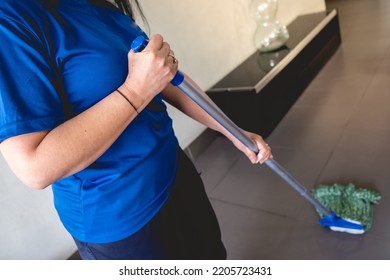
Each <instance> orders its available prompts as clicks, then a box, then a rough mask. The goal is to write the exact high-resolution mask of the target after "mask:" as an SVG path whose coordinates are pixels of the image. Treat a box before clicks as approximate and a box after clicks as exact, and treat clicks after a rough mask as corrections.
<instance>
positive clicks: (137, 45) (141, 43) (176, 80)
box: [131, 35, 184, 86]
mask: <svg viewBox="0 0 390 280" xmlns="http://www.w3.org/2000/svg"><path fill="white" fill-rule="evenodd" d="M148 43H149V40H148V39H146V38H145V37H144V36H142V35H140V36H138V37H137V38H135V39H134V41H133V42H132V43H131V49H132V50H133V51H134V52H141V51H142V50H143V49H145V48H146V46H147V45H148ZM183 81H184V75H183V73H181V72H180V71H177V72H176V74H175V77H173V79H172V81H171V84H172V85H174V86H178V85H180V84H181V83H182V82H183Z"/></svg>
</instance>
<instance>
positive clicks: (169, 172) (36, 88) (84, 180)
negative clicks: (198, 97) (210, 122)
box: [0, 0, 180, 243]
mask: <svg viewBox="0 0 390 280" xmlns="http://www.w3.org/2000/svg"><path fill="white" fill-rule="evenodd" d="M49 2H50V3H52V4H47V3H49ZM54 2H56V4H53V3H54ZM140 34H143V32H142V31H141V30H140V28H139V27H138V26H136V25H135V24H134V22H132V20H131V19H130V18H129V17H128V16H125V15H123V14H122V13H121V12H120V11H118V10H116V9H114V8H112V9H110V8H107V7H103V6H98V5H92V4H90V3H89V2H88V1H87V0H59V1H44V0H41V1H40V0H18V1H15V0H2V1H0V42H1V48H0V69H1V72H0V141H3V140H5V139H7V138H9V137H12V136H16V135H21V134H25V133H32V132H37V131H45V130H51V129H53V128H55V127H56V126H58V125H60V124H61V123H63V122H65V121H66V120H68V119H70V118H72V117H74V116H76V115H77V114H79V113H80V112H82V111H84V110H86V109H87V108H89V107H91V106H93V105H94V104H96V103H97V102H99V101H100V100H101V99H103V98H104V97H106V96H107V95H108V94H110V93H111V92H113V91H115V89H116V88H118V87H119V86H120V85H121V84H122V83H123V82H124V80H125V78H126V76H127V71H128V70H127V64H128V62H127V53H128V51H129V48H130V44H131V42H132V40H133V39H134V38H135V37H136V36H138V35H140ZM179 155H180V152H179V148H178V143H177V139H176V137H175V135H174V132H173V129H172V120H171V119H170V118H169V116H168V114H167V111H166V106H165V104H164V103H163V101H162V98H161V96H160V95H158V96H157V97H155V98H154V100H153V101H152V102H151V104H149V106H148V107H147V108H146V109H144V110H143V111H142V112H141V113H140V114H139V115H138V116H137V117H136V119H135V120H134V121H133V122H132V123H131V124H130V125H129V126H128V127H127V128H126V130H125V131H124V132H123V133H122V135H121V136H120V137H119V138H118V139H117V141H116V142H115V143H114V144H113V145H112V146H111V147H110V148H109V149H108V150H107V151H106V152H105V153H104V154H103V155H102V156H101V157H100V158H99V159H97V160H96V162H94V163H93V164H92V165H91V166H89V167H87V168H86V169H84V170H82V171H81V172H78V173H76V174H74V175H72V176H69V177H67V178H64V179H62V180H60V181H58V182H56V183H54V184H53V186H52V189H53V193H54V202H55V207H56V209H57V211H58V214H59V216H60V219H61V220H62V222H63V224H64V226H65V227H66V228H67V230H68V231H69V232H70V234H71V235H72V236H74V237H75V238H76V239H78V240H80V241H83V242H92V243H105V242H113V241H117V240H120V239H123V238H125V237H128V236H130V235H132V234H133V233H135V232H136V231H138V230H139V229H141V228H142V227H143V226H144V225H145V224H147V223H148V222H149V221H150V220H151V219H152V218H153V216H154V215H155V214H156V213H157V212H158V211H159V210H160V209H161V207H162V206H163V204H164V203H165V201H166V200H167V198H168V196H169V193H170V191H171V187H172V184H173V182H174V180H175V175H176V171H177V165H178V157H179ZM58 160H61V159H60V158H59V159H58Z"/></svg>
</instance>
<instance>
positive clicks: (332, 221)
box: [131, 36, 378, 234]
mask: <svg viewBox="0 0 390 280" xmlns="http://www.w3.org/2000/svg"><path fill="white" fill-rule="evenodd" d="M147 44H148V40H147V39H146V38H145V37H143V36H139V37H137V38H136V39H135V40H134V41H133V43H132V45H131V49H132V50H133V51H135V52H140V51H142V50H143V49H144V48H145V47H146V46H147ZM171 83H172V84H173V85H174V86H177V87H178V88H179V89H180V90H181V91H182V92H183V93H184V94H186V95H187V96H188V97H189V98H190V99H192V100H193V101H194V102H195V103H196V104H198V105H199V106H200V107H201V108H202V109H203V110H205V111H206V112H207V113H208V114H209V115H210V116H211V117H213V118H214V119H215V120H216V121H217V122H218V123H219V124H220V125H222V126H223V127H224V128H225V129H226V130H227V131H229V132H230V133H231V134H232V135H233V136H234V137H235V138H237V139H238V140H239V141H240V142H241V143H243V144H244V145H245V146H246V147H248V148H249V149H250V150H251V151H253V152H255V153H256V154H258V153H259V150H258V147H257V145H256V143H254V142H253V140H252V139H251V138H250V137H249V136H248V135H247V134H246V133H245V132H244V131H242V130H241V129H240V128H239V127H238V126H237V125H236V124H235V123H234V122H233V121H232V120H231V119H229V117H227V116H226V115H225V113H223V112H222V110H221V109H220V108H219V107H218V106H217V105H216V104H215V103H214V102H213V101H212V100H211V99H210V98H209V97H208V96H206V95H205V94H203V93H202V92H201V91H199V90H198V89H197V88H196V87H194V86H193V85H192V84H191V82H189V81H188V80H187V79H186V78H185V76H184V75H183V74H182V73H181V72H180V71H177V73H176V75H175V77H174V78H173V80H172V81H171ZM264 164H265V165H266V166H268V167H269V168H270V169H271V170H272V171H274V172H275V173H276V174H277V175H279V177H280V178H282V179H283V180H284V181H286V182H287V183H288V184H289V185H290V186H291V187H292V188H294V189H295V190H296V191H297V192H299V193H300V194H301V195H302V196H303V197H304V198H305V199H306V200H307V201H308V202H310V203H311V204H312V205H313V206H314V207H315V208H316V209H317V211H318V212H319V213H320V216H321V218H320V220H319V223H320V225H322V226H324V227H327V228H330V229H331V230H334V231H341V232H347V233H351V234H362V233H364V232H366V230H367V229H368V228H367V226H370V225H371V223H367V222H365V223H364V224H363V223H362V222H361V221H360V220H358V219H357V220H355V219H354V218H359V217H358V216H357V215H351V216H352V217H348V218H342V217H339V216H338V215H339V214H338V212H337V211H338V210H339V209H337V210H336V209H335V211H332V210H329V209H328V208H326V207H325V206H324V205H323V204H322V203H321V202H320V201H319V200H317V199H316V198H315V197H314V196H313V194H312V193H311V192H309V191H308V190H307V189H306V188H305V187H304V186H303V185H302V184H301V183H300V182H298V181H297V180H296V179H295V178H294V177H293V176H292V175H291V174H290V173H289V172H287V170H285V169H284V168H283V167H282V166H281V165H280V164H279V163H278V162H276V161H275V160H274V159H273V158H269V159H267V160H266V161H265V163H264ZM322 189H323V188H322ZM320 193H321V191H320V190H317V191H316V195H317V197H319V198H320V197H321V199H324V202H326V201H327V202H332V201H334V200H332V199H328V198H329V196H326V195H320ZM323 193H324V192H323ZM325 193H326V192H325ZM339 198H342V196H339ZM377 200H378V199H376V201H377ZM353 202H355V201H353ZM338 205H339V206H340V207H341V208H343V207H344V204H342V203H338ZM340 207H339V208H340ZM355 208H359V205H356V207H355ZM355 208H351V209H350V210H348V211H343V213H347V214H353V213H354V211H356V210H357V209H355ZM371 212H372V211H371V210H370V211H363V212H362V213H364V215H365V217H366V218H367V214H368V213H371ZM335 213H337V214H338V215H336V214H335ZM370 217H372V215H371V216H370V215H368V218H370ZM365 221H366V220H365Z"/></svg>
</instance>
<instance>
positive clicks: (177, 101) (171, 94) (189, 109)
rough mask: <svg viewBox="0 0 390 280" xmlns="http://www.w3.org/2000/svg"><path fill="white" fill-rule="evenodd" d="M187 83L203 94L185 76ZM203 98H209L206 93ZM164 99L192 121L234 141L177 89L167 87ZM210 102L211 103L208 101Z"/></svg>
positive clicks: (221, 127) (222, 128) (230, 135)
mask: <svg viewBox="0 0 390 280" xmlns="http://www.w3.org/2000/svg"><path fill="white" fill-rule="evenodd" d="M186 79H187V80H188V81H191V82H192V83H193V85H194V86H196V87H197V88H198V89H199V90H200V91H201V92H203V90H202V89H200V87H199V86H198V85H197V84H196V83H195V82H193V81H192V80H191V79H190V78H189V77H188V76H186ZM204 94H205V97H206V98H209V97H208V96H207V95H206V93H204ZM164 98H165V100H166V101H167V102H169V103H170V104H171V105H172V106H174V107H176V108H177V109H179V110H180V111H182V112H183V113H184V114H186V115H188V116H189V117H191V118H192V119H194V120H196V121H198V122H200V123H202V124H204V125H205V126H207V127H208V128H210V129H213V130H215V131H218V132H220V133H221V134H223V135H225V136H226V137H227V138H229V139H230V140H231V141H233V140H234V137H233V135H232V134H231V133H230V132H228V131H227V130H226V129H225V128H224V127H223V126H222V125H220V124H219V123H218V122H217V121H216V120H215V119H214V118H212V117H211V116H210V115H209V114H208V113H207V112H205V111H204V110H203V109H202V108H201V107H199V105H197V104H196V103H195V102H194V101H192V100H191V99H190V98H189V97H188V96H187V95H185V94H184V93H183V92H182V91H181V90H180V89H179V88H177V87H174V86H172V85H169V86H168V87H167V88H166V89H165V90H164ZM210 102H213V101H212V100H211V99H210Z"/></svg>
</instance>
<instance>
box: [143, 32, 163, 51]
mask: <svg viewBox="0 0 390 280" xmlns="http://www.w3.org/2000/svg"><path fill="white" fill-rule="evenodd" d="M163 43H164V39H163V37H162V36H161V35H160V34H155V35H152V36H151V37H150V39H149V42H148V45H147V46H146V47H145V49H144V51H158V50H160V49H161V48H162V47H163Z"/></svg>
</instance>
